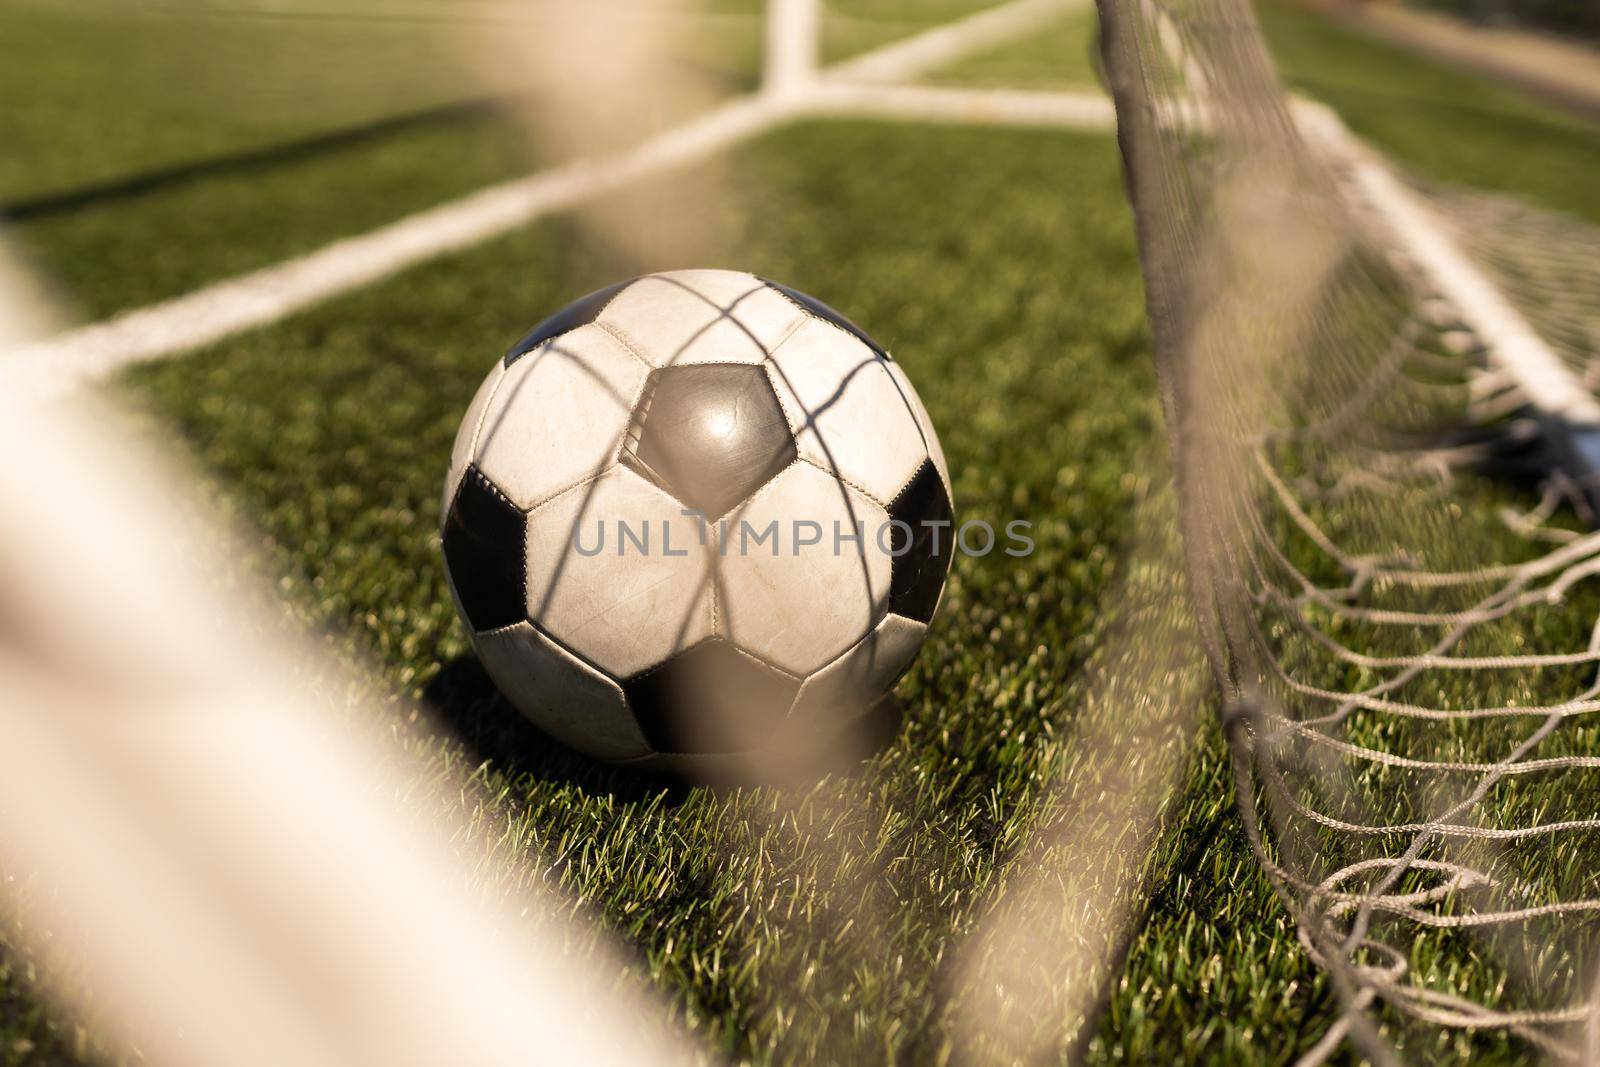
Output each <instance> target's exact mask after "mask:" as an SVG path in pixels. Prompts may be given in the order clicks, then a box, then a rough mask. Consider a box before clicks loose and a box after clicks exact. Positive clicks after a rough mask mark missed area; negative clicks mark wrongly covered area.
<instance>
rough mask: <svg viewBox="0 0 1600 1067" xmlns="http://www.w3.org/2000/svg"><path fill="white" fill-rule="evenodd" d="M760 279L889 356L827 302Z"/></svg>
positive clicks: (869, 336) (868, 335)
mask: <svg viewBox="0 0 1600 1067" xmlns="http://www.w3.org/2000/svg"><path fill="white" fill-rule="evenodd" d="M761 280H762V281H763V282H764V283H766V284H767V285H768V286H770V287H771V288H773V289H776V290H777V291H778V292H780V293H782V294H783V295H784V296H786V297H788V298H789V299H790V300H793V301H794V302H795V303H796V304H799V305H800V306H801V307H803V308H805V309H806V310H807V311H809V312H811V314H813V315H815V316H816V317H817V318H819V319H823V320H824V321H827V322H831V323H833V324H834V325H835V326H837V327H839V329H841V330H844V331H845V332H846V333H849V334H853V335H854V336H855V338H856V339H857V340H858V341H860V342H861V343H862V344H864V345H866V346H867V347H868V348H870V349H872V350H873V351H874V352H876V353H877V354H878V356H879V357H880V358H882V359H888V358H889V353H888V352H886V351H885V350H884V348H883V346H882V345H880V344H879V343H878V342H876V341H874V340H873V339H872V335H871V334H869V333H867V331H866V330H863V329H862V328H861V327H859V326H857V325H856V324H855V323H853V322H851V321H850V320H849V319H847V318H845V317H844V316H843V315H841V314H839V313H838V312H837V311H835V310H834V309H833V308H831V307H829V306H828V305H827V304H824V303H823V302H822V301H820V300H818V299H817V298H816V297H814V296H808V295H807V294H805V293H802V292H801V291H800V290H798V289H791V288H789V287H788V286H787V285H779V284H778V283H777V282H775V281H772V280H771V279H768V278H762V279H761Z"/></svg>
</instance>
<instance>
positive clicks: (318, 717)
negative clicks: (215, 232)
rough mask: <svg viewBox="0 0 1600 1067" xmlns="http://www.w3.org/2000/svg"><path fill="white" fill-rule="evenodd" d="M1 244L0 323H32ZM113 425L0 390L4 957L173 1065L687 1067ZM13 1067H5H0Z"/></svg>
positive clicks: (668, 1035)
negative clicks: (13, 956) (562, 1066)
mask: <svg viewBox="0 0 1600 1067" xmlns="http://www.w3.org/2000/svg"><path fill="white" fill-rule="evenodd" d="M3 254H4V249H3V248H0V330H4V331H5V332H6V333H8V334H11V335H12V336H14V337H15V336H20V335H22V334H26V333H28V332H29V326H28V325H27V323H26V322H25V319H26V318H28V317H32V318H34V319H36V320H42V319H43V318H45V315H43V314H41V313H40V309H42V308H45V307H46V305H45V303H44V302H43V300H42V299H41V298H40V297H39V295H38V294H37V293H35V292H32V291H31V289H30V288H29V286H28V284H27V280H26V278H25V277H24V276H23V275H22V272H21V271H20V270H17V269H15V268H14V267H13V266H12V265H11V264H10V262H9V261H8V260H7V259H5V258H3ZM182 481H183V480H182V479H181V478H179V477H177V476H175V475H174V474H173V472H172V471H170V470H169V469H167V465H166V464H165V463H164V462H163V461H160V460H158V459H157V458H156V457H155V456H154V455H153V454H149V453H147V452H146V450H145V448H144V447H143V443H142V442H140V441H135V440H133V437H132V435H131V434H130V433H129V424H128V422H127V420H126V417H124V416H118V415H115V414H113V413H112V412H111V411H109V410H107V409H102V408H100V407H98V406H96V405H91V404H88V403H86V402H82V401H78V402H75V403H74V405H73V408H72V410H71V411H70V412H69V411H66V410H63V409H53V408H47V407H44V406H38V405H24V404H21V403H18V402H17V399H16V398H15V397H14V396H12V395H9V394H6V393H3V392H0V692H3V693H4V698H3V699H0V938H3V940H4V942H5V943H6V945H7V946H8V948H9V947H11V946H21V947H22V948H23V950H24V951H25V952H26V953H27V958H28V959H29V960H31V961H37V963H38V964H39V969H40V972H41V975H42V981H43V984H44V985H45V987H46V991H47V992H48V993H50V994H51V995H52V996H53V997H54V999H55V1000H56V1002H57V1003H58V1004H61V1005H63V1006H65V1007H66V1008H67V1009H68V1011H69V1013H70V1014H71V1015H72V1016H73V1017H74V1018H75V1019H77V1020H78V1021H80V1022H83V1023H85V1024H86V1025H87V1027H88V1030H89V1032H90V1033H92V1034H94V1035H95V1047H94V1048H93V1049H91V1050H89V1051H92V1052H93V1053H94V1054H96V1055H101V1054H103V1055H106V1056H108V1057H111V1058H113V1059H115V1060H118V1061H120V1060H121V1059H123V1058H125V1057H130V1056H132V1057H134V1058H143V1059H146V1060H148V1061H149V1062H154V1063H163V1064H174V1065H181V1064H197V1065H198V1064H205V1065H208V1067H210V1065H215V1064H262V1065H266V1064H274V1065H276V1064H286V1063H295V1064H307V1065H310V1064H328V1065H334V1064H352V1063H389V1064H406V1063H411V1064H438V1063H448V1062H460V1061H461V1060H463V1059H465V1060H469V1061H470V1062H473V1063H502V1064H528V1063H573V1062H583V1063H591V1062H598V1063H616V1064H639V1063H657V1062H687V1061H689V1060H691V1059H693V1056H692V1054H690V1053H689V1052H688V1051H687V1049H686V1048H685V1047H684V1046H682V1045H680V1044H679V1043H678V1038H677V1037H676V1036H675V1035H674V1034H673V1032H672V1030H671V1028H670V1027H669V1025H668V1024H667V1017H666V1009H665V1007H664V1006H661V1005H657V1004H655V1003H654V1002H653V1000H652V998H651V997H649V996H648V995H647V993H646V991H645V990H643V989H642V988H639V987H638V983H637V982H631V981H630V980H629V979H626V978H624V977H619V976H621V975H623V973H624V972H623V970H622V967H621V960H620V958H619V957H617V956H615V955H613V953H612V952H611V950H610V948H609V946H608V945H606V944H605V943H604V935H602V934H600V933H599V932H598V931H596V930H594V929H585V928H584V927H583V925H582V924H578V923H573V922H571V921H570V920H569V918H568V917H569V915H570V913H571V911H572V906H571V904H570V903H569V902H565V901H562V900H560V899H558V898H557V897H556V896H555V895H554V893H553V891H552V890H548V889H547V888H546V887H545V886H544V884H543V881H542V875H541V874H540V872H539V871H538V870H537V869H536V868H535V867H534V866H533V864H532V861H530V860H529V858H528V857H527V856H526V855H525V854H524V853H523V852H522V851H521V850H520V849H519V848H518V847H517V840H516V836H515V834H514V833H512V832H511V830H510V828H509V823H508V820H506V819H505V817H504V815H505V813H503V812H500V811H498V809H497V808H496V807H495V805H494V803H493V802H492V800H491V799H490V798H488V797H486V796H483V795H481V794H480V793H479V792H478V790H477V787H476V785H475V784H474V783H473V782H472V781H470V780H469V779H468V778H467V777H465V775H464V774H462V775H458V774H455V773H452V772H451V771H450V770H449V769H446V768H441V767H440V766H438V765H437V764H436V763H426V762H424V761H423V760H422V758H421V757H420V756H419V755H418V753H417V751H416V750H415V748H413V747H408V746H407V745H406V744H404V743H403V739H400V738H397V736H396V730H395V728H394V726H393V724H392V723H390V722H388V721H386V720H385V719H384V718H383V716H382V713H381V711H379V710H377V709H378V708H379V706H380V698H381V694H380V693H379V692H378V691H377V688H376V684H375V683H373V682H370V681H368V680H364V679H362V678H360V677H359V676H358V675H357V674H356V673H355V672H354V671H352V670H351V669H350V668H349V667H348V666H347V665H344V664H340V663H336V662H333V661H332V660H331V658H330V657H329V655H328V654H326V653H324V652H323V651H321V650H319V649H316V648H313V647H312V643H311V641H310V640H309V639H307V638H305V637H303V636H301V635H298V634H296V633H295V631H294V630H293V629H292V628H291V627H290V626H289V625H288V623H287V622H286V620H285V619H284V618H283V616H282V613H281V612H280V611H279V610H278V609H276V608H275V607H274V602H273V600H272V597H271V594H270V591H265V590H259V589H257V588H256V587H255V581H254V576H253V575H251V574H250V573H248V570H249V564H248V563H247V562H245V561H246V560H247V559H248V556H247V555H246V554H245V553H243V552H236V551H231V550H230V549H231V548H232V547H233V544H234V543H233V541H232V540H231V539H230V536H229V535H228V534H227V533H226V532H225V531H223V530H222V529H221V526H220V525H219V524H218V523H217V522H216V521H215V520H214V519H213V518H212V517H211V516H210V515H209V514H208V509H207V508H206V507H205V506H204V505H203V504H202V503H200V502H199V501H198V500H197V499H196V497H195V494H194V493H193V492H192V490H185V489H183V488H181V487H180V486H181V484H182ZM19 1054H20V1053H19Z"/></svg>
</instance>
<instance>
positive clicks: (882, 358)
mask: <svg viewBox="0 0 1600 1067" xmlns="http://www.w3.org/2000/svg"><path fill="white" fill-rule="evenodd" d="M761 281H762V284H764V285H765V286H766V287H767V288H768V289H771V290H772V291H773V292H774V293H777V294H778V295H779V296H781V297H783V298H784V299H785V300H787V301H789V303H791V304H793V305H794V306H795V307H797V308H799V309H800V311H801V313H802V314H804V315H805V317H806V318H808V319H815V320H816V321H818V322H820V323H824V324H826V325H828V326H831V327H833V328H834V329H835V330H838V331H839V332H840V333H842V334H844V335H845V336H846V337H848V338H850V340H852V341H854V342H855V343H856V344H858V345H860V346H861V347H862V348H865V349H866V350H867V351H868V352H871V353H872V358H873V359H874V360H875V361H876V362H879V363H893V362H894V359H893V357H891V356H890V355H889V350H888V349H887V348H885V349H883V350H882V351H881V352H880V351H879V350H878V349H877V348H876V347H874V346H875V345H877V342H876V341H874V342H873V343H872V344H868V343H867V342H865V341H863V340H862V339H861V338H859V337H857V336H856V335H855V333H854V332H852V331H850V330H847V329H845V328H844V327H843V326H840V325H839V324H838V323H837V322H834V321H833V320H832V319H827V318H823V317H822V316H821V315H818V314H817V313H816V312H815V311H812V310H811V309H810V308H808V307H806V306H805V305H804V304H802V303H800V301H798V300H796V299H795V298H794V297H792V296H790V295H789V294H788V293H786V292H784V291H783V290H782V289H780V288H778V285H777V283H776V282H773V281H769V280H768V279H766V278H763V279H761Z"/></svg>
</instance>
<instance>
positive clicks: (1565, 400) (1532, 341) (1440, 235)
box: [1292, 100, 1600, 426]
mask: <svg viewBox="0 0 1600 1067" xmlns="http://www.w3.org/2000/svg"><path fill="white" fill-rule="evenodd" d="M1292 106H1293V111H1294V117H1295V121H1296V124H1297V125H1298V126H1299V128H1300V131H1301V133H1302V134H1303V135H1304V136H1305V137H1306V139H1307V140H1309V141H1311V142H1312V143H1313V144H1315V145H1317V146H1318V147H1320V148H1321V149H1322V150H1324V151H1325V152H1327V153H1328V154H1329V156H1331V157H1332V158H1334V159H1335V160H1336V161H1337V162H1339V163H1340V164H1342V165H1343V166H1344V167H1345V168H1346V169H1347V171H1348V172H1349V174H1350V176H1351V178H1352V179H1353V181H1354V182H1355V185H1356V187H1357V189H1358V190H1359V191H1360V193H1361V195H1362V196H1363V197H1365V198H1366V200H1367V202H1368V203H1369V204H1370V205H1371V206H1372V207H1373V208H1374V209H1375V210H1376V211H1377V212H1378V213H1379V214H1380V215H1381V216H1382V217H1383V219H1384V221H1385V222H1386V223H1388V225H1389V226H1390V227H1391V229H1392V230H1393V231H1394V234H1395V236H1396V237H1397V238H1398V239H1399V241H1400V243H1401V244H1402V245H1403V246H1404V248H1405V251H1406V252H1407V254H1409V255H1410V257H1411V258H1412V260H1413V261H1415V262H1416V264H1417V266H1419V267H1420V268H1421V269H1422V270H1423V271H1424V272H1425V273H1426V274H1427V276H1428V278H1429V279H1430V280H1431V281H1432V282H1433V284H1434V285H1436V286H1437V287H1438V289H1439V292H1440V293H1441V294H1442V295H1443V296H1444V297H1445V298H1447V299H1448V300H1449V301H1450V302H1451V303H1452V304H1453V305H1455V309H1456V310H1457V311H1458V312H1459V313H1460V315H1461V318H1462V321H1463V322H1465V323H1466V325H1468V326H1469V327H1471V328H1472V330H1473V332H1474V333H1476V334H1477V335H1478V337H1479V338H1480V339H1481V340H1482V341H1483V342H1484V344H1485V345H1486V346H1487V348H1488V353H1489V361H1490V364H1491V365H1492V367H1493V368H1494V369H1495V370H1499V371H1502V372H1503V373H1504V374H1505V375H1506V376H1507V377H1509V378H1510V379H1511V380H1513V381H1514V382H1516V384H1517V385H1518V386H1519V387H1520V388H1521V390H1522V392H1523V393H1524V394H1525V395H1526V397H1527V399H1528V400H1529V401H1530V402H1531V403H1532V404H1533V405H1534V406H1535V407H1537V408H1538V409H1539V410H1540V411H1541V412H1543V413H1545V414H1546V415H1549V416H1553V417H1555V418H1558V419H1560V420H1562V421H1563V422H1565V423H1567V424H1568V425H1569V426H1600V402H1597V401H1596V400H1595V398H1594V395H1593V394H1592V393H1591V392H1590V391H1589V390H1588V389H1587V388H1585V387H1584V385H1583V382H1582V381H1580V380H1579V378H1578V376H1577V375H1575V374H1573V373H1572V371H1571V369H1570V368H1568V367H1567V365H1566V364H1565V363H1564V362H1562V360H1561V357H1560V356H1558V355H1556V353H1555V352H1553V351H1551V349H1550V346H1549V345H1547V344H1545V342H1544V341H1543V340H1542V339H1541V338H1540V337H1539V335H1538V333H1537V332H1535V331H1534V329H1533V328H1532V327H1531V326H1529V325H1528V322H1527V320H1526V319H1524V318H1523V317H1522V315H1521V313H1519V312H1518V311H1517V309H1516V308H1515V307H1513V306H1512V304H1511V302H1510V301H1508V300H1507V299H1506V298H1505V296H1504V295H1502V294H1501V292H1500V290H1499V288H1498V287H1497V286H1496V285H1495V284H1494V283H1493V282H1492V281H1490V280H1489V278H1488V277H1487V276H1485V275H1484V274H1483V272H1482V271H1480V270H1479V269H1478V268H1477V266H1476V265H1474V264H1473V262H1472V260H1471V259H1470V258H1468V257H1467V256H1466V255H1464V254H1463V253H1462V252H1461V250H1460V249H1459V248H1457V247H1456V245H1455V242H1454V241H1452V240H1451V239H1450V237H1449V235H1448V234H1447V232H1446V230H1445V228H1444V227H1443V226H1442V225H1440V224H1439V222H1438V221H1437V220H1436V219H1435V218H1434V216H1433V211H1432V210H1431V209H1430V208H1429V207H1428V205H1427V204H1426V203H1424V202H1423V200H1422V198H1421V197H1419V196H1417V194H1416V193H1415V192H1413V191H1412V190H1411V189H1409V188H1407V187H1406V185H1405V184H1404V183H1403V182H1401V181H1400V179H1399V178H1397V177H1396V176H1395V174H1394V172H1393V171H1392V170H1391V169H1390V168H1389V166H1388V165H1387V164H1386V163H1385V162H1384V161H1383V159H1382V157H1381V156H1379V155H1378V153H1377V152H1375V151H1373V150H1372V149H1370V148H1368V147H1367V146H1366V145H1364V144H1362V143H1361V141H1360V140H1359V139H1358V138H1357V137H1356V136H1355V135H1354V134H1352V133H1351V132H1350V130H1349V128H1348V127H1346V126H1345V124H1344V122H1343V121H1342V120H1340V118H1339V116H1338V115H1336V114H1335V113H1334V112H1333V111H1332V110H1331V109H1330V108H1328V107H1326V106H1324V105H1322V104H1317V103H1313V102H1311V101H1307V100H1296V101H1294V103H1293V105H1292Z"/></svg>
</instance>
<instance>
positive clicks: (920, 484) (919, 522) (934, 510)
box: [889, 460, 956, 622]
mask: <svg viewBox="0 0 1600 1067" xmlns="http://www.w3.org/2000/svg"><path fill="white" fill-rule="evenodd" d="M954 519H955V512H954V511H953V510H952V509H951V507H950V494H949V493H946V492H945V489H944V482H943V481H941V480H940V478H939V472H938V470H937V469H936V468H935V467H934V465H933V461H932V460H925V461H924V462H923V464H922V466H921V467H919V468H918V469H917V473H916V474H914V475H912V477H911V481H910V482H908V483H907V484H906V487H905V488H904V489H902V490H900V494H899V495H898V496H896V497H895V498H894V500H893V501H891V502H890V504H889V521H890V522H891V523H894V525H893V526H891V527H890V530H891V535H890V546H891V550H892V552H893V557H894V558H893V563H892V565H891V570H890V574H889V610H890V611H892V612H894V613H895V614H896V615H904V616H905V617H906V618H908V619H915V620H917V621H918V622H927V621H929V620H930V619H932V618H933V609H934V608H936V607H938V605H939V592H940V590H942V589H943V588H944V579H945V575H946V574H948V573H949V571H950V560H951V559H952V558H954V556H955V551H954V549H955V540H956V530H955V522H954ZM899 523H904V524H905V525H904V526H901V525H899ZM907 527H909V529H907Z"/></svg>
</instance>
